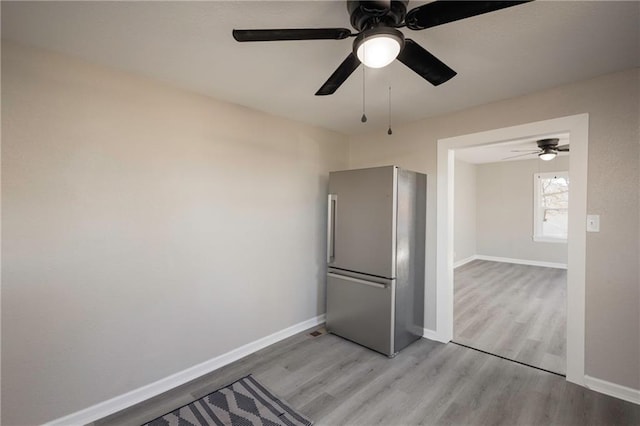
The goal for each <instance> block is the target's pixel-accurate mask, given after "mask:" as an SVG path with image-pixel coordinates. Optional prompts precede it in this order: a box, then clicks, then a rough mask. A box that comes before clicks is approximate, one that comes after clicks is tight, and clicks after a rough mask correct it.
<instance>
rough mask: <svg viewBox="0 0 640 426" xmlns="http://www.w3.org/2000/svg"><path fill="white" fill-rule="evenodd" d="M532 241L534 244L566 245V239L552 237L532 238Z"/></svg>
mask: <svg viewBox="0 0 640 426" xmlns="http://www.w3.org/2000/svg"><path fill="white" fill-rule="evenodd" d="M533 241H535V242H536V243H563V244H566V243H567V239H566V238H553V237H533Z"/></svg>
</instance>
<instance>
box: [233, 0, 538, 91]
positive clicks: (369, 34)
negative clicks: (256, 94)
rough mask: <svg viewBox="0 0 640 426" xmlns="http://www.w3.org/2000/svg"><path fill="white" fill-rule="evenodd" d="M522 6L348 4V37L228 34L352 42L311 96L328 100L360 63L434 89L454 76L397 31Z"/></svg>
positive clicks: (343, 32)
mask: <svg viewBox="0 0 640 426" xmlns="http://www.w3.org/2000/svg"><path fill="white" fill-rule="evenodd" d="M528 1H531V0H524V1H447V0H436V1H433V2H431V3H427V4H424V5H422V6H418V7H416V8H413V9H411V10H409V11H408V12H407V4H408V3H409V1H408V0H401V1H396V0H391V1H381V0H378V1H351V0H349V1H347V10H348V11H349V16H350V18H351V19H350V20H351V26H352V27H353V28H354V29H356V31H357V32H356V33H352V32H351V30H349V29H347V28H302V29H258V30H233V38H235V39H236V40H237V41H240V42H251V41H282V40H342V39H345V38H348V37H355V40H354V41H353V51H352V52H351V53H349V55H348V56H347V58H346V59H345V60H344V61H343V62H342V63H341V64H340V65H339V66H338V68H337V69H336V70H335V71H334V72H333V74H331V77H329V79H328V80H327V81H326V82H325V83H324V84H323V85H322V87H320V89H319V90H318V91H317V92H316V95H320V96H321V95H331V94H333V93H334V92H335V91H336V90H337V89H338V88H339V87H340V86H341V85H342V83H344V82H345V81H346V79H347V78H348V77H349V76H350V75H351V74H352V73H353V72H354V71H355V70H356V68H358V66H360V64H361V63H364V64H365V65H366V66H368V67H371V68H382V67H384V66H386V65H388V64H390V63H391V62H393V60H394V59H396V58H397V59H398V60H399V61H400V62H402V63H403V64H405V65H406V66H407V67H409V68H410V69H411V70H413V71H414V72H415V73H417V74H418V75H420V76H421V77H423V78H424V79H425V80H427V81H428V82H429V83H431V84H433V85H434V86H438V85H439V84H442V83H444V82H445V81H448V80H449V79H451V78H452V77H453V76H455V75H456V72H455V71H454V70H452V69H451V68H450V67H448V66H447V65H446V64H445V63H444V62H442V61H440V60H439V59H438V58H436V57H435V56H433V55H432V54H431V53H429V52H428V51H427V50H426V49H424V48H423V47H421V46H420V45H419V44H418V43H416V42H415V41H413V40H412V39H410V38H405V37H404V34H403V33H402V32H401V31H400V30H399V28H408V29H410V30H424V29H426V28H431V27H435V26H437V25H442V24H446V23H448V22H453V21H458V20H460V19H465V18H470V17H472V16H477V15H481V14H484V13H489V12H493V11H496V10H500V9H504V8H507V7H511V6H516V5H519V4H522V3H527V2H528Z"/></svg>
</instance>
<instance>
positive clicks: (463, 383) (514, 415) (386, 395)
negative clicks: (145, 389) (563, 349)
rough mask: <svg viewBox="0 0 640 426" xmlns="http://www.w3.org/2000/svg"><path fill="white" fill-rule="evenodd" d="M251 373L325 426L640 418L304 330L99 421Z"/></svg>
mask: <svg viewBox="0 0 640 426" xmlns="http://www.w3.org/2000/svg"><path fill="white" fill-rule="evenodd" d="M249 373H251V374H253V375H254V377H256V378H257V379H258V380H259V381H260V382H262V383H263V384H264V385H266V386H267V387H268V388H270V389H271V390H272V391H273V392H275V393H276V394H277V395H278V396H280V397H282V398H284V399H285V400H287V401H288V402H289V403H291V404H292V405H293V406H294V407H295V408H296V409H298V410H299V411H300V412H302V413H303V414H305V415H306V416H308V417H309V418H310V419H312V420H313V421H314V423H315V424H316V425H319V426H321V425H394V426H395V425H421V424H424V425H435V424H438V425H445V424H448V425H452V424H456V425H462V424H465V425H475V424H495V425H499V424H501V425H509V426H513V425H551V424H555V425H580V426H582V425H614V424H615V425H637V424H639V422H640V406H637V405H634V404H631V403H628V402H624V401H620V400H617V399H614V398H611V397H608V396H605V395H602V394H598V393H595V392H593V391H590V390H588V389H585V388H582V387H579V386H576V385H573V384H570V383H568V382H566V381H565V380H564V379H563V378H562V377H559V376H557V375H554V374H550V373H546V372H544V371H540V370H536V369H534V368H531V367H526V366H523V365H520V364H516V363H513V362H511V361H507V360H504V359H500V358H497V357H494V356H492V355H488V354H484V353H481V352H477V351H474V350H472V349H467V348H464V347H461V346H458V345H455V344H453V343H449V344H446V345H445V344H442V343H436V342H432V341H429V340H426V339H421V340H419V341H417V342H415V343H413V344H412V345H410V346H409V347H407V348H406V349H405V350H403V351H402V352H400V353H399V354H398V355H397V356H396V357H395V358H393V359H389V358H387V357H385V356H383V355H380V354H378V353H376V352H373V351H370V350H368V349H365V348H363V347H361V346H358V345H356V344H354V343H352V342H349V341H346V340H344V339H342V338H340V337H337V336H334V335H331V334H323V335H321V336H319V337H312V336H310V335H309V334H308V332H305V333H301V334H298V335H296V336H293V337H291V338H288V339H286V340H283V341H281V342H279V343H276V344H274V345H272V346H270V347H268V348H265V349H263V350H261V351H259V352H256V353H254V354H252V355H249V356H247V357H246V358H244V359H242V360H239V361H237V362H234V363H232V364H230V365H228V366H226V367H223V368H221V369H220V370H218V371H215V372H213V373H211V374H208V375H206V376H203V377H201V378H199V379H197V380H194V381H193V382H191V383H188V384H186V385H183V386H181V387H179V388H176V389H174V390H172V391H170V392H167V393H166V394H163V395H161V396H158V397H156V398H153V399H151V400H149V401H147V402H145V403H142V404H139V405H137V406H134V407H132V408H130V409H127V410H124V411H123V412H121V413H117V414H115V415H113V416H110V417H108V418H106V419H103V420H101V421H98V422H96V423H95V425H96V426H104V425H140V424H143V423H144V422H147V421H149V420H152V419H154V418H156V417H158V416H160V415H163V414H165V413H167V412H169V411H171V410H172V409H175V408H177V407H179V406H181V405H184V404H186V403H188V402H190V401H192V400H194V399H197V398H201V397H202V396H204V395H206V394H208V393H210V392H213V391H215V390H217V389H219V388H220V387H223V386H224V385H226V384H228V383H231V382H233V381H235V380H236V379H238V378H240V377H242V376H245V375H247V374H249Z"/></svg>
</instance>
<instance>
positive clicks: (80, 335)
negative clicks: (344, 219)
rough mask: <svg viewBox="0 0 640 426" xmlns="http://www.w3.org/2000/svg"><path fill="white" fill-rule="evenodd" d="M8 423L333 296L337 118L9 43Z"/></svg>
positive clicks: (185, 362)
mask: <svg viewBox="0 0 640 426" xmlns="http://www.w3.org/2000/svg"><path fill="white" fill-rule="evenodd" d="M2 142H3V146H2V204H3V205H2V207H3V212H2V213H3V215H2V230H3V236H2V254H3V257H2V408H3V411H2V424H5V425H16V424H29V425H34V424H39V423H42V422H44V421H48V420H52V419H54V418H57V417H59V416H62V415H66V414H69V413H71V412H74V411H77V410H80V409H83V408H86V407H88V406H90V405H92V404H95V403H98V402H102V401H105V400H107V399H109V398H112V397H114V396H117V395H120V394H122V393H125V392H127V391H130V390H133V389H135V388H138V387H140V386H143V385H146V384H149V383H151V382H154V381H156V380H158V379H161V378H164V377H166V376H168V375H170V374H173V373H176V372H178V371H181V370H183V369H185V368H188V367H192V366H194V365H196V364H198V363H201V362H203V361H206V360H208V359H211V358H213V357H215V356H217V355H220V354H223V353H225V352H228V351H229V350H232V349H235V348H237V347H239V346H241V345H243V344H246V343H248V342H252V341H254V340H256V339H258V338H261V337H264V336H267V335H269V334H271V333H273V332H276V331H279V330H282V329H284V328H286V327H289V326H291V325H294V324H297V323H299V322H301V321H304V320H307V319H310V318H313V317H314V316H316V315H319V314H321V313H323V312H324V309H325V308H324V263H325V262H324V257H323V253H324V250H325V220H326V219H325V209H326V198H325V197H326V192H327V186H326V185H327V179H328V171H329V170H332V169H341V168H344V167H345V166H346V158H347V141H346V140H345V138H344V137H343V136H340V135H338V134H336V133H333V132H329V131H325V130H321V129H318V128H313V127H310V126H306V125H302V124H298V123H295V122H292V121H288V120H285V119H280V118H276V117H273V116H268V115H266V114H263V113H259V112H256V111H252V110H249V109H246V108H242V107H240V106H234V105H230V104H227V103H223V102H218V101H215V100H212V99H210V98H206V97H202V96H198V95H195V94H190V93H188V92H184V91H180V90H177V89H173V88H170V87H167V86H164V85H161V84H159V83H156V82H154V81H151V80H146V79H142V78H137V77H135V76H132V75H130V74H125V73H121V72H115V71H111V70H108V69H105V68H101V67H97V66H93V65H89V64H86V63H84V62H80V61H76V60H73V59H70V58H67V57H63V56H59V55H55V54H50V53H46V52H42V51H38V50H33V49H30V48H22V47H19V46H17V45H14V44H8V43H6V44H5V43H3V45H2Z"/></svg>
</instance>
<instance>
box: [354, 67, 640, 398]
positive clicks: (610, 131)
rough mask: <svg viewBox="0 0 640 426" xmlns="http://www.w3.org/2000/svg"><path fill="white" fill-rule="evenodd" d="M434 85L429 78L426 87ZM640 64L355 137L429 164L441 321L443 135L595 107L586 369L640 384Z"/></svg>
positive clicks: (416, 166)
mask: <svg viewBox="0 0 640 426" xmlns="http://www.w3.org/2000/svg"><path fill="white" fill-rule="evenodd" d="M423 90H425V91H426V92H425V93H431V91H432V90H435V89H430V88H428V87H427V88H425V89H423ZM639 90H640V70H639V69H637V68H636V69H631V70H628V71H624V72H619V73H614V74H609V75H605V76H601V77H598V78H595V79H591V80H587V81H582V82H577V83H573V84H568V85H564V86H560V87H557V88H554V89H550V90H544V91H540V92H537V93H533V94H529V95H525V96H521V97H517V98H512V99H507V100H503V101H499V102H494V103H491V104H486V105H482V106H478V107H474V108H470V109H466V110H463V111H459V112H454V113H450V114H446V115H441V116H438V117H434V118H429V119H425V120H420V121H417V122H414V123H410V124H405V125H395V126H394V129H393V136H392V137H391V138H390V137H389V136H388V135H387V134H386V132H385V131H384V129H383V128H380V129H378V130H376V131H375V132H371V133H368V134H364V135H359V136H355V137H352V138H351V139H350V143H349V164H350V166H352V167H367V166H375V165H383V164H397V165H398V166H401V167H405V168H408V169H412V170H416V171H420V172H424V173H427V174H428V175H429V179H428V189H427V190H428V200H427V203H428V209H427V234H428V235H429V239H428V242H427V263H426V266H427V289H426V293H427V306H426V312H425V326H426V327H427V328H431V329H435V313H436V311H435V300H436V297H435V296H436V294H435V290H436V285H435V283H436V280H435V269H436V268H435V267H436V250H435V244H436V242H435V235H436V226H437V224H436V206H435V200H436V187H437V186H436V180H437V173H438V170H437V167H436V162H437V140H438V139H440V138H447V137H453V136H459V135H464V134H469V133H475V132H480V131H485V130H492V129H497V128H502V127H508V126H514V125H518V124H523V123H530V122H534V121H539V120H547V119H552V118H557V117H564V116H568V115H574V114H582V113H589V160H588V161H589V164H588V182H587V187H588V193H587V200H588V205H587V210H588V212H590V213H593V214H600V220H601V223H600V229H601V231H600V232H599V233H589V234H587V258H586V264H587V266H586V271H585V272H586V336H585V338H586V343H585V345H586V347H585V352H586V360H585V361H586V366H585V368H586V373H587V374H588V375H590V376H592V377H596V378H599V379H602V380H606V381H610V382H612V383H617V384H620V385H623V386H628V387H631V388H635V389H640V368H638V365H640V363H639V360H640V292H639V287H638V283H639V282H640V277H639V274H638V264H639V262H638V260H639V259H640V247H639V244H638V241H639V236H640V214H639V203H638V200H639V198H640V191H639V190H638V187H639V186H640V175H639V171H640V144H639V141H640V135H639V134H638V133H639V128H640V122H639V121H640V110H639V109H640V96H639Z"/></svg>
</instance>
